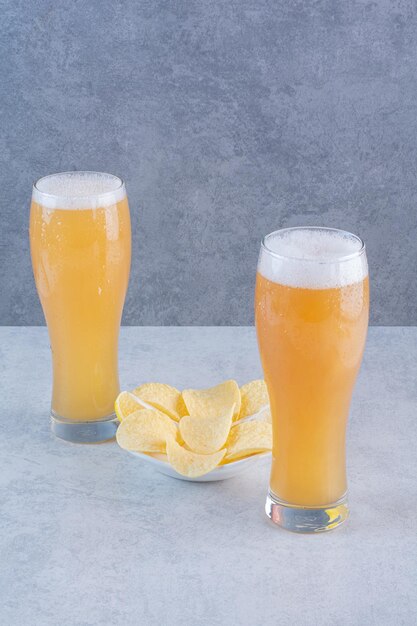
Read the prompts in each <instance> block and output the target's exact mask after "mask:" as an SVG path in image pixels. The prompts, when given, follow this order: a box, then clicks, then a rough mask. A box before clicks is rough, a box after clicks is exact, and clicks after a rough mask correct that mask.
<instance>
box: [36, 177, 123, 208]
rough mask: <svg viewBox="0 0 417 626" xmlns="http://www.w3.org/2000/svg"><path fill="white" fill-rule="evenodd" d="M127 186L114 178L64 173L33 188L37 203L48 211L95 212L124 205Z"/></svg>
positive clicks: (40, 181)
mask: <svg viewBox="0 0 417 626" xmlns="http://www.w3.org/2000/svg"><path fill="white" fill-rule="evenodd" d="M125 195H126V191H125V186H124V184H123V182H122V180H121V179H120V178H118V177H117V176H114V175H113V174H104V173H100V172H63V173H61V174H52V175H50V176H45V177H44V178H41V179H40V180H38V181H37V183H36V185H35V186H34V188H33V200H34V201H35V202H37V203H38V204H41V205H42V206H44V207H47V208H51V209H54V208H60V209H93V208H96V207H106V206H110V205H113V204H116V203H117V202H120V200H122V199H123V198H124V197H125Z"/></svg>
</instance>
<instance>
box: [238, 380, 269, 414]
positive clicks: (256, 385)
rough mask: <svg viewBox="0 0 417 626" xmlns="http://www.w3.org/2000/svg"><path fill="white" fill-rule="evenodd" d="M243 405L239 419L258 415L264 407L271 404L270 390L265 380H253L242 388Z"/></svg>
mask: <svg viewBox="0 0 417 626" xmlns="http://www.w3.org/2000/svg"><path fill="white" fill-rule="evenodd" d="M240 395H241V397H242V405H241V407H240V414H239V419H242V418H244V417H247V416H248V415H253V414H254V413H257V412H258V411H259V410H260V409H261V408H262V407H264V406H265V405H268V404H269V397H268V390H267V388H266V384H265V381H264V380H252V381H251V382H250V383H246V385H243V387H241V388H240Z"/></svg>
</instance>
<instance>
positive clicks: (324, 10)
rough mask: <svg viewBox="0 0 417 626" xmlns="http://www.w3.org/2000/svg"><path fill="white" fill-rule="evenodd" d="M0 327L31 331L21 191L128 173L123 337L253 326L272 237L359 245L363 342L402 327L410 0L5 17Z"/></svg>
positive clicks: (118, 8)
mask: <svg viewBox="0 0 417 626" xmlns="http://www.w3.org/2000/svg"><path fill="white" fill-rule="evenodd" d="M1 14H2V19H1V25H0V28H1V32H0V54H1V59H2V62H1V70H0V71H1V76H0V90H1V111H2V118H1V119H2V125H1V126H2V128H1V130H0V133H1V135H2V139H3V141H2V143H1V146H2V147H1V150H0V182H1V189H2V194H1V196H2V197H1V228H0V242H1V259H0V273H1V276H0V283H1V291H2V297H1V299H0V323H2V324H42V323H43V318H42V313H41V309H40V306H39V303H38V301H37V298H36V293H35V288H34V285H33V281H32V276H31V271H30V262H29V255H28V242H27V219H28V205H29V198H30V189H31V183H32V180H33V179H35V178H37V177H39V176H41V175H44V174H47V173H50V172H54V171H62V170H66V169H98V170H104V171H110V172H114V173H118V174H121V175H123V176H124V177H125V178H126V181H127V186H128V191H129V195H130V202H131V210H132V214H133V225H134V256H133V267H132V278H131V283H130V290H129V295H128V300H127V305H126V309H125V318H124V320H125V323H126V324H151V325H158V324H178V325H182V324H191V325H192V324H203V325H205V324H226V325H227V324H231V325H241V324H250V323H251V322H252V319H253V312H252V299H253V296H252V292H253V282H254V274H255V265H256V259H257V254H258V247H259V242H260V238H261V236H262V235H264V234H266V233H267V232H270V231H271V230H274V229H276V228H278V227H281V226H291V225H299V224H323V225H329V226H338V227H342V228H346V229H349V230H352V231H354V232H356V233H358V234H359V235H361V236H362V237H363V238H364V239H365V240H366V242H367V244H368V251H369V259H370V266H371V274H372V297H373V303H372V317H371V322H372V323H374V324H384V325H394V324H402V325H409V324H416V323H417V316H416V301H417V281H416V278H415V267H416V265H417V246H416V241H417V217H416V209H415V207H416V197H417V176H416V172H417V78H416V65H417V5H416V3H415V1H414V0H376V1H374V2H371V1H362V0H350V1H349V2H346V1H343V0H318V1H316V2H308V1H306V0H301V1H300V0H292V1H291V2H288V1H282V0H278V1H277V0H257V1H256V2H254V1H253V0H250V1H249V0H239V1H238V2H230V0H227V1H226V0H225V1H222V0H211V1H207V0H196V1H195V2H190V1H189V0H175V2H171V1H168V0H165V1H163V0H152V1H149V0H126V1H124V2H120V1H117V0H112V1H111V2H110V1H108V0H103V1H102V0H94V1H90V2H82V1H74V2H67V0H65V1H64V0H32V1H31V2H23V0H13V1H12V0H4V1H3V2H2V10H1Z"/></svg>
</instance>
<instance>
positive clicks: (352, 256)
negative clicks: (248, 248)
mask: <svg viewBox="0 0 417 626" xmlns="http://www.w3.org/2000/svg"><path fill="white" fill-rule="evenodd" d="M294 230H325V231H327V232H333V233H342V234H343V235H348V236H349V237H352V238H353V239H356V241H358V242H359V243H360V248H359V249H358V250H355V252H351V253H350V254H342V255H340V256H335V257H332V258H327V259H326V258H322V259H317V258H316V259H313V258H311V257H310V258H309V257H300V256H292V255H288V254H279V252H275V251H274V250H271V248H269V247H268V244H267V240H268V239H269V237H273V236H274V235H276V234H278V233H285V232H290V231H294ZM261 249H263V250H265V252H267V253H268V254H270V255H272V256H274V257H276V258H277V259H285V260H288V261H302V262H303V263H319V264H329V263H340V262H342V261H350V260H351V259H356V258H358V257H359V256H361V255H362V254H363V253H364V252H365V251H366V246H365V242H364V241H363V239H361V238H360V237H359V236H358V235H355V234H354V233H351V232H350V231H348V230H343V229H342V228H330V227H329V226H290V227H289V228H278V229H277V230H273V231H272V232H271V233H268V234H267V235H265V236H264V237H263V238H262V241H261Z"/></svg>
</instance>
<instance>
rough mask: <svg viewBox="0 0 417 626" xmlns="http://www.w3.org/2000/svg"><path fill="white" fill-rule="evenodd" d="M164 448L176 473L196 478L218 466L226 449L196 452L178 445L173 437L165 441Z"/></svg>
mask: <svg viewBox="0 0 417 626" xmlns="http://www.w3.org/2000/svg"><path fill="white" fill-rule="evenodd" d="M166 450H167V455H168V461H169V462H170V463H171V465H172V467H173V468H174V469H175V470H176V471H177V472H178V474H181V475H182V476H187V477H188V478H197V476H203V475H204V474H208V472H211V470H213V469H214V468H215V467H217V466H218V464H219V463H220V461H221V460H222V459H223V457H224V455H225V454H226V450H219V451H218V452H214V453H213V454H197V453H196V452H191V451H190V450H186V449H185V448H183V447H182V446H180V445H179V443H177V442H176V441H175V439H174V437H171V438H170V439H169V440H168V441H167V446H166Z"/></svg>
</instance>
